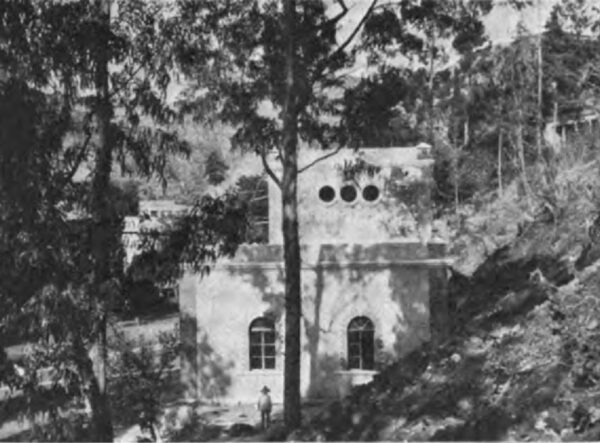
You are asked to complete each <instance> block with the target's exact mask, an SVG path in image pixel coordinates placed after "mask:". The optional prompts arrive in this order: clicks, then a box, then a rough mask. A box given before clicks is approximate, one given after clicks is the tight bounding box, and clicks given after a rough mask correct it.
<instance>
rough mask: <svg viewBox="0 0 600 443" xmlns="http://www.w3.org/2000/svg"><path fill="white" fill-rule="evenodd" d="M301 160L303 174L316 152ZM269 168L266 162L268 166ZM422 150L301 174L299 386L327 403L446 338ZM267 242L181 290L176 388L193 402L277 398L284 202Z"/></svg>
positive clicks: (442, 281) (272, 207)
mask: <svg viewBox="0 0 600 443" xmlns="http://www.w3.org/2000/svg"><path fill="white" fill-rule="evenodd" d="M304 154H305V155H303V156H302V155H301V157H300V162H301V163H300V166H301V167H302V166H303V165H309V164H312V163H313V162H314V160H315V159H316V157H317V156H318V153H312V152H307V153H304ZM273 164H274V162H273ZM431 166H432V159H431V158H430V153H429V147H428V146H427V145H425V146H419V147H410V148H365V149H360V150H357V151H355V150H347V151H340V152H339V153H337V154H336V155H334V156H331V157H328V158H326V159H324V160H322V161H318V162H316V163H315V164H314V165H313V166H311V167H310V168H309V169H307V170H306V171H304V172H302V173H301V174H300V176H299V183H298V202H299V229H300V239H301V247H302V249H301V257H302V263H301V278H302V313H303V314H302V332H301V337H300V340H301V344H302V358H301V390H302V395H303V396H304V397H305V398H313V399H316V398H331V397H336V396H342V395H344V394H346V393H347V392H348V391H349V389H350V388H351V386H353V385H356V384H361V383H366V382H368V381H370V380H371V379H372V377H373V376H374V375H375V374H376V373H377V371H378V370H379V369H380V368H381V367H382V366H383V365H385V364H386V362H389V361H391V360H393V359H396V358H398V357H400V356H402V355H404V354H406V353H408V352H410V351H412V350H414V349H415V348H417V347H419V346H420V345H422V344H423V343H424V342H427V341H430V340H435V339H436V337H437V336H440V335H443V334H444V333H445V328H446V327H447V324H448V321H447V318H446V316H447V308H446V245H445V243H444V242H443V241H441V239H439V238H436V233H435V232H432V229H431V213H430V205H429V189H430V183H431ZM269 186H270V187H269V244H266V245H259V244H254V245H242V246H241V247H240V248H239V250H238V252H237V254H236V256H235V257H233V258H231V259H222V260H220V261H219V262H218V263H216V264H215V265H214V266H213V267H212V269H211V272H210V273H209V274H208V275H206V276H203V277H200V276H197V275H192V274H188V275H186V276H184V278H183V279H182V281H181V282H180V285H179V289H180V312H181V338H182V344H183V356H182V380H183V382H184V383H185V385H186V388H187V392H188V394H189V396H190V397H193V398H197V399H203V400H209V401H215V402H220V403H237V402H254V401H255V399H256V397H257V395H258V392H259V390H260V389H261V388H262V386H264V385H266V386H268V387H269V388H270V389H271V391H272V396H273V399H274V401H282V399H283V359H284V355H285V349H284V339H283V338H284V317H285V311H284V269H283V246H282V243H283V242H282V234H281V228H280V227H281V196H280V193H279V188H278V187H277V186H276V185H275V184H274V183H271V184H270V185H269Z"/></svg>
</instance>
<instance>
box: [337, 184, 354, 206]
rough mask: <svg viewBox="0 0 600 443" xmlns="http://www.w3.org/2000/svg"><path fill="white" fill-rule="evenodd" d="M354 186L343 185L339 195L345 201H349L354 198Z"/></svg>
mask: <svg viewBox="0 0 600 443" xmlns="http://www.w3.org/2000/svg"><path fill="white" fill-rule="evenodd" d="M356 195H357V193H356V188H355V187H354V186H352V185H345V186H343V187H342V190H341V191H340V196H341V197H342V200H344V201H345V202H348V203H351V202H353V201H354V200H356Z"/></svg>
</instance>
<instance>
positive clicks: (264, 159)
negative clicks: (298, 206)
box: [260, 148, 281, 189]
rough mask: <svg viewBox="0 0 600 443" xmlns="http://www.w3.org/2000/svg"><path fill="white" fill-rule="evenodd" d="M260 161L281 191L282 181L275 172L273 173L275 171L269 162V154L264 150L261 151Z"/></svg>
mask: <svg viewBox="0 0 600 443" xmlns="http://www.w3.org/2000/svg"><path fill="white" fill-rule="evenodd" d="M260 160H261V161H262V164H263V167H264V168H265V172H266V173H267V174H268V175H269V177H271V179H272V180H273V181H274V182H275V184H276V185H277V186H278V187H279V189H281V180H280V179H279V177H277V175H276V174H275V172H273V169H272V168H271V166H270V165H269V162H268V161H267V152H266V150H265V149H264V148H263V149H261V150H260Z"/></svg>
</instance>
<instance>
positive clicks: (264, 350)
mask: <svg viewBox="0 0 600 443" xmlns="http://www.w3.org/2000/svg"><path fill="white" fill-rule="evenodd" d="M250 369H275V324H274V323H273V320H271V319H268V318H265V317H259V318H257V319H254V320H253V321H252V323H250Z"/></svg>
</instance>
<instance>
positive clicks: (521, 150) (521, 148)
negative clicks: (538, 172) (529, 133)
mask: <svg viewBox="0 0 600 443" xmlns="http://www.w3.org/2000/svg"><path fill="white" fill-rule="evenodd" d="M518 114H519V122H518V123H517V156H518V158H519V167H520V169H521V180H522V181H523V189H524V190H525V196H526V198H527V203H528V205H529V206H530V207H531V186H530V185H529V180H528V178H527V164H526V162H525V143H524V141H523V123H522V115H523V113H522V111H521V110H520V109H519V112H518Z"/></svg>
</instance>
